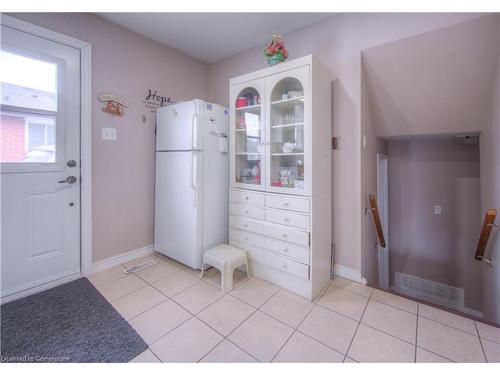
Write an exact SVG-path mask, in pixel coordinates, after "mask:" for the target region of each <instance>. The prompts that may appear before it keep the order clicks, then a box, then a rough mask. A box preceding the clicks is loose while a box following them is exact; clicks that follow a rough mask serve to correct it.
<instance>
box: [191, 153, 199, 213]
mask: <svg viewBox="0 0 500 375" xmlns="http://www.w3.org/2000/svg"><path fill="white" fill-rule="evenodd" d="M197 178H198V155H196V152H193V156H192V159H191V186H192V187H193V189H194V201H193V207H196V206H197V204H198V189H197V188H196V180H197Z"/></svg>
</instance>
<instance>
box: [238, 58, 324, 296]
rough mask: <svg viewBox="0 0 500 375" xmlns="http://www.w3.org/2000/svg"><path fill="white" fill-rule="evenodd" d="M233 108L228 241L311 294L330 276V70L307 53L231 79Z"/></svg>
mask: <svg viewBox="0 0 500 375" xmlns="http://www.w3.org/2000/svg"><path fill="white" fill-rule="evenodd" d="M230 111H231V115H230V117H231V119H230V128H231V135H230V181H231V189H230V217H229V223H230V229H229V241H230V243H231V244H232V245H234V246H237V247H240V248H242V249H245V250H247V251H248V256H249V260H250V268H251V272H252V274H254V275H256V276H258V277H261V278H263V279H266V280H268V281H270V282H272V283H275V284H278V285H280V286H282V287H283V288H286V289H289V290H291V291H293V292H295V293H297V294H300V295H303V296H305V297H307V298H310V299H313V298H314V297H316V295H317V294H318V293H319V292H320V291H321V289H322V288H323V287H324V286H325V285H326V283H327V282H328V280H329V279H330V265H331V243H332V218H331V216H332V213H331V207H332V204H331V199H332V186H331V77H330V72H329V71H328V69H326V67H325V66H324V65H322V64H321V63H320V62H319V61H318V60H316V59H315V58H314V57H313V56H311V55H309V56H305V57H302V58H299V59H295V60H292V61H288V62H285V63H282V64H278V65H275V66H273V67H269V68H266V69H262V70H259V71H256V72H253V73H249V74H246V75H243V76H239V77H236V78H233V79H231V81H230Z"/></svg>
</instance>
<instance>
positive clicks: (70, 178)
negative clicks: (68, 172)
mask: <svg viewBox="0 0 500 375" xmlns="http://www.w3.org/2000/svg"><path fill="white" fill-rule="evenodd" d="M75 182H76V177H75V176H68V177H67V178H66V179H65V180H61V181H59V183H60V184H65V183H66V184H74V183H75Z"/></svg>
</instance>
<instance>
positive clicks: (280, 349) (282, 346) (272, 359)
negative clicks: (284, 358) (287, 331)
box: [262, 303, 316, 363]
mask: <svg viewBox="0 0 500 375" xmlns="http://www.w3.org/2000/svg"><path fill="white" fill-rule="evenodd" d="M313 305H314V306H313V307H312V308H311V309H310V310H309V311H308V312H307V314H306V315H305V316H304V317H303V318H302V319H301V320H300V322H299V324H297V327H295V328H294V331H293V332H292V333H291V335H290V336H288V338H287V339H286V340H285V342H284V343H283V345H281V348H279V350H278V351H277V352H276V354H275V355H274V356H273V358H271V361H270V362H271V363H272V362H273V361H274V359H275V358H276V357H277V356H278V354H280V353H281V351H282V350H283V348H284V347H285V345H286V344H287V343H288V341H290V339H291V338H292V336H293V335H295V332H297V330H298V329H299V327H300V325H301V324H302V322H303V321H304V320H305V319H306V318H307V317H308V316H309V314H311V312H312V311H313V309H314V308H315V307H316V306H315V305H316V304H315V303H313ZM262 306H264V305H262ZM263 312H264V311H263ZM275 319H276V318H275ZM277 320H278V319H277ZM278 321H280V320H278ZM280 322H281V321H280ZM282 323H283V322H282ZM289 327H290V326H289Z"/></svg>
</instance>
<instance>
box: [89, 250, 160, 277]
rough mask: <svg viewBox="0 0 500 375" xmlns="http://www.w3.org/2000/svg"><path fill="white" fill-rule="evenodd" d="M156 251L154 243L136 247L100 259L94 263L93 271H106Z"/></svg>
mask: <svg viewBox="0 0 500 375" xmlns="http://www.w3.org/2000/svg"><path fill="white" fill-rule="evenodd" d="M153 253H154V249H153V245H148V246H144V247H141V248H139V249H135V250H132V251H129V252H126V253H123V254H120V255H116V256H114V257H111V258H107V259H103V260H100V261H99V262H95V263H94V264H93V265H92V273H95V272H101V271H106V270H108V269H110V268H113V267H116V266H119V265H121V264H124V263H127V262H130V261H132V260H134V259H137V258H141V257H144V256H147V255H151V254H153Z"/></svg>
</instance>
